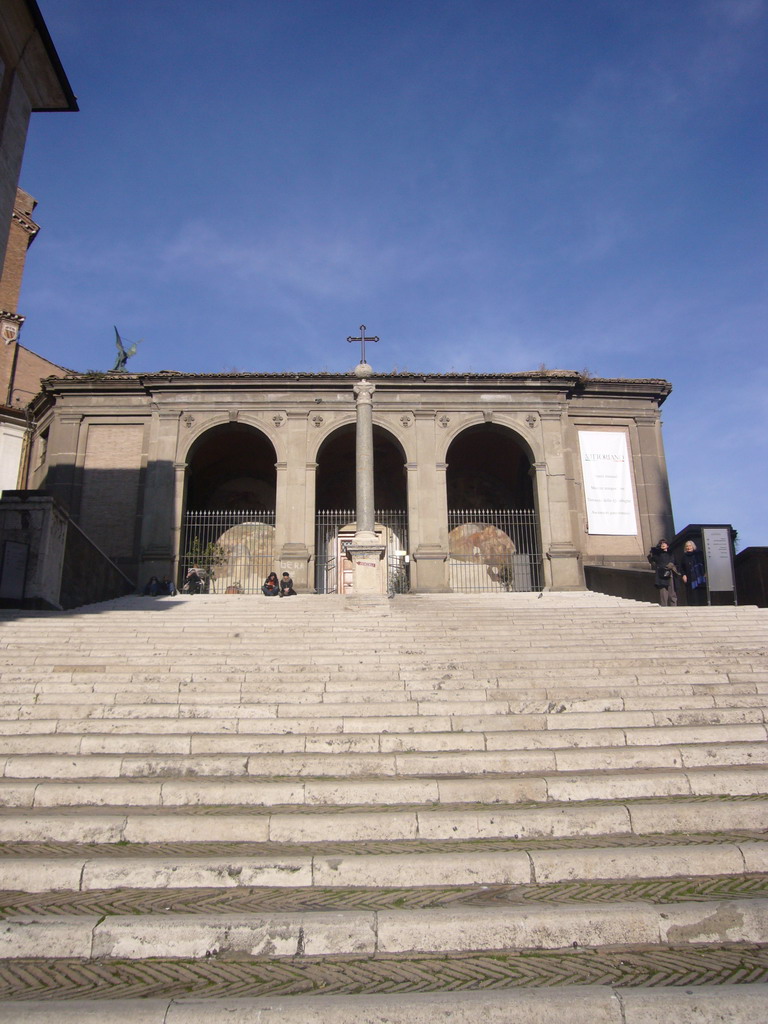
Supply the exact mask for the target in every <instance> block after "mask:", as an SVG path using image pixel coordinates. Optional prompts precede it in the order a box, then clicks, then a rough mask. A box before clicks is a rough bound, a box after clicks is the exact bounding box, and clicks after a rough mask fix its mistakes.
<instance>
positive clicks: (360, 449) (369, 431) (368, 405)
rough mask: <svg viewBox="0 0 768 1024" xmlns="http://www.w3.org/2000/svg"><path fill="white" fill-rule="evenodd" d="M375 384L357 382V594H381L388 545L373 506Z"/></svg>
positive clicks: (353, 548)
mask: <svg viewBox="0 0 768 1024" xmlns="http://www.w3.org/2000/svg"><path fill="white" fill-rule="evenodd" d="M361 371H364V372H369V371H370V367H368V365H367V364H365V363H361V364H360V365H359V366H358V367H357V369H356V370H355V373H356V374H357V375H358V376H359V377H361V378H362V373H361ZM375 390H376V386H375V384H371V382H370V381H368V380H365V379H361V380H360V381H359V383H358V384H355V387H354V392H355V397H356V399H357V433H356V443H355V499H356V509H355V520H356V524H357V530H356V532H355V539H354V541H353V542H352V543H351V544H350V545H349V548H348V557H349V558H351V559H352V564H353V566H354V593H355V594H380V593H381V590H382V587H381V575H380V568H379V562H380V561H381V559H382V558H383V556H384V545H383V544H382V543H381V541H380V540H379V539H378V538H377V536H376V533H375V532H374V525H375V524H374V506H373V392H374V391H375Z"/></svg>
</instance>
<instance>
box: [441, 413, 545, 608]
mask: <svg viewBox="0 0 768 1024" xmlns="http://www.w3.org/2000/svg"><path fill="white" fill-rule="evenodd" d="M531 454H532V453H531V450H530V447H529V445H528V444H527V443H526V442H525V440H524V439H523V438H521V437H520V435H519V434H518V433H517V432H516V431H515V430H513V429H512V428H510V427H507V426H504V425H502V424H499V423H497V422H484V423H476V424H473V425H471V426H467V427H465V428H464V429H463V430H461V431H459V432H458V433H457V434H456V435H455V436H454V437H453V438H452V439H451V441H450V443H449V445H448V449H447V452H446V504H447V509H448V574H449V585H450V587H451V589H452V590H459V591H488V590H491V591H493V590H496V591H510V590H518V591H519V590H522V591H530V590H540V589H541V587H542V559H541V537H540V529H539V521H538V516H537V513H536V506H537V496H536V492H535V486H534V479H533V477H534V474H533V472H532V469H533V460H532V458H531Z"/></svg>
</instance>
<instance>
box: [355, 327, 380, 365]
mask: <svg viewBox="0 0 768 1024" xmlns="http://www.w3.org/2000/svg"><path fill="white" fill-rule="evenodd" d="M365 330H366V328H365V324H360V337H359V338H347V341H350V342H352V341H359V342H360V362H361V363H362V364H364V363H365V343H366V341H378V340H379V339H378V338H377V337H372V338H366V336H365Z"/></svg>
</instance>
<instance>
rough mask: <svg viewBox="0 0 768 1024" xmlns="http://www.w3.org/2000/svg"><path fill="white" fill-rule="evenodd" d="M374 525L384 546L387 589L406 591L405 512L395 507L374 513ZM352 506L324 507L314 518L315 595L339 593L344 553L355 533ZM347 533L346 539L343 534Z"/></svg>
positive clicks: (406, 540)
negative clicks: (346, 507) (343, 507)
mask: <svg viewBox="0 0 768 1024" xmlns="http://www.w3.org/2000/svg"><path fill="white" fill-rule="evenodd" d="M374 520H375V524H376V526H375V528H376V531H377V533H379V534H380V535H381V537H382V540H383V542H384V544H385V545H386V549H387V550H386V554H385V557H386V560H387V568H386V573H387V592H388V593H389V594H406V593H407V592H408V589H409V583H408V554H407V552H408V513H407V512H406V511H404V510H397V509H380V510H379V511H377V512H374ZM354 523H355V511H354V509H325V510H323V511H319V512H318V513H317V516H316V519H315V589H316V590H317V592H318V594H337V593H342V592H343V589H344V584H343V572H344V564H343V560H344V559H343V555H344V551H345V550H346V545H347V544H348V542H349V539H351V538H352V537H353V536H354V530H353V529H351V527H353V526H354ZM347 533H348V534H349V538H347V537H345V534H347Z"/></svg>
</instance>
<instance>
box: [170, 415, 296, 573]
mask: <svg viewBox="0 0 768 1024" xmlns="http://www.w3.org/2000/svg"><path fill="white" fill-rule="evenodd" d="M275 462H276V455H275V449H274V447H273V445H272V442H271V441H270V440H269V439H268V438H267V437H265V436H264V434H262V433H261V432H260V431H258V430H256V429H254V428H253V427H249V426H245V425H243V424H240V423H229V424H223V425H221V426H219V427H214V428H213V429H212V430H209V431H208V432H207V433H206V434H204V435H203V437H201V438H200V439H199V440H198V442H197V444H196V445H195V446H194V447H193V448H192V450H191V452H190V455H189V463H188V469H187V491H186V509H185V514H184V522H183V524H182V547H181V558H180V563H179V575H180V579H179V584H178V585H179V587H183V585H184V582H185V579H186V574H187V572H188V570H189V569H190V567H191V566H192V565H194V564H197V565H198V566H199V568H200V569H201V570H203V573H204V575H205V580H206V582H205V586H204V589H205V590H206V591H207V592H209V593H211V592H215V593H225V592H230V593H231V592H235V593H256V592H258V590H259V589H260V588H261V584H262V583H263V581H264V578H265V577H266V575H267V573H268V572H271V571H272V569H273V568H274V565H273V561H274V533H275V495H276V490H277V471H276V469H275Z"/></svg>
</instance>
